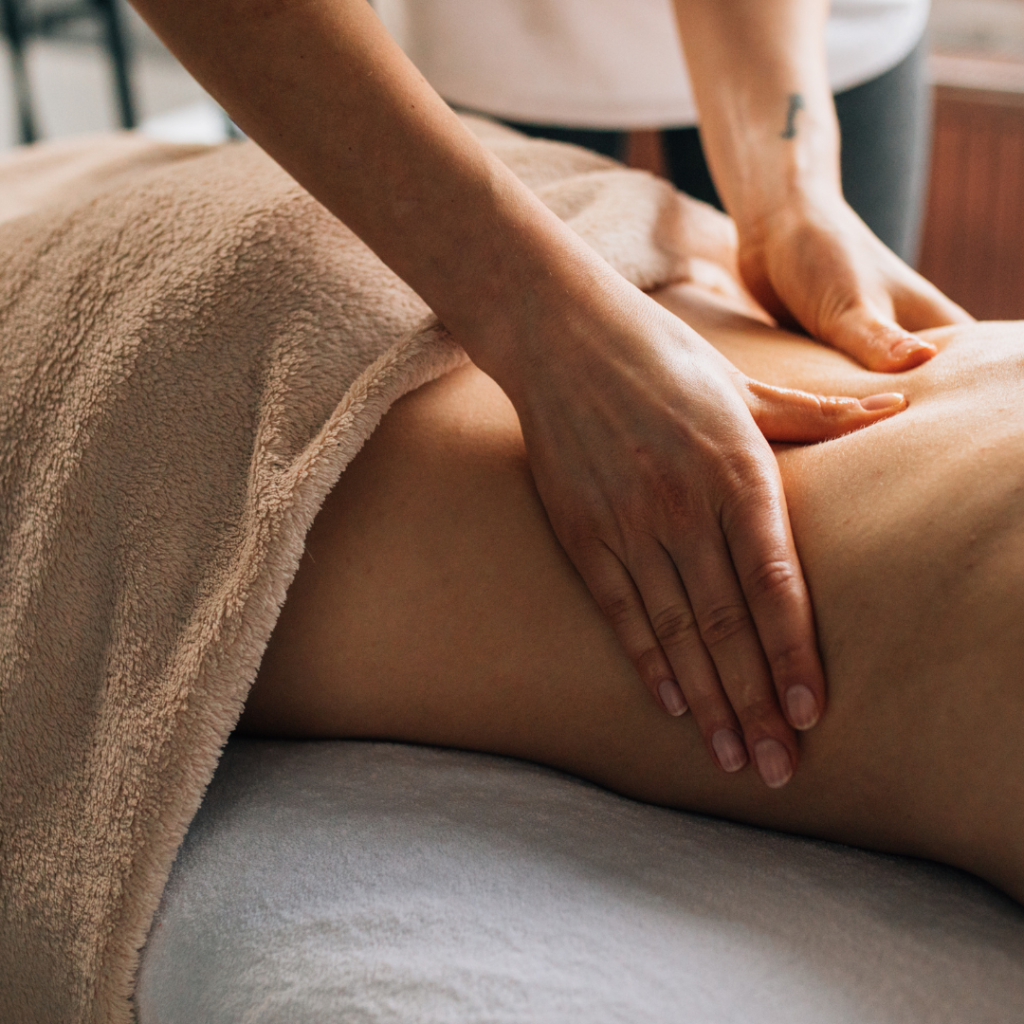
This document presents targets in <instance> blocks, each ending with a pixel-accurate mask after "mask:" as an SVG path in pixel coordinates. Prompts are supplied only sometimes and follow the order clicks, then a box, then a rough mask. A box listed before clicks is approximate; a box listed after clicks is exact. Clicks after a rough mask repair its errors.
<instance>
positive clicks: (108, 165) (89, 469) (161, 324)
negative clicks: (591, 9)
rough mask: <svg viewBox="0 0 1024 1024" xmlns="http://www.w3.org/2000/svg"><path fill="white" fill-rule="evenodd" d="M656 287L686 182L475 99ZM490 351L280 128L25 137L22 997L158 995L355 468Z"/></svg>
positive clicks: (6, 627) (680, 231)
mask: <svg viewBox="0 0 1024 1024" xmlns="http://www.w3.org/2000/svg"><path fill="white" fill-rule="evenodd" d="M473 127H474V129H475V130H476V131H477V132H478V134H479V135H480V137H481V138H482V139H483V140H484V141H485V143H486V144H487V145H489V146H491V148H492V149H493V150H494V151H495V152H496V153H498V155H499V156H500V157H501V158H502V159H503V160H505V161H506V162H508V163H509V164H510V166H512V167H513V169H514V170H516V171H517V172H518V173H519V174H521V175H522V177H523V178H524V180H525V181H526V182H527V183H528V184H529V185H530V186H531V187H532V188H534V189H536V190H537V191H538V193H539V194H540V195H541V196H542V197H543V198H544V199H545V201H546V202H548V203H549V204H550V205H551V207H552V208H553V209H554V210H555V211H556V212H557V213H558V214H559V215H560V216H563V217H564V218H566V219H567V220H568V221H569V222H570V223H571V224H573V226H574V227H576V229H577V230H578V231H580V233H581V234H582V235H583V236H584V237H586V238H587V239H588V240H589V241H590V242H591V243H592V244H594V245H595V246H596V247H597V248H598V249H599V250H600V251H601V252H602V253H603V254H604V255H605V256H606V257H607V258H608V259H609V260H610V261H611V262H612V263H613V264H614V265H615V266H616V267H618V268H619V269H620V270H621V271H622V272H623V273H624V274H625V275H626V276H627V277H628V278H629V279H630V280H632V281H634V282H635V283H636V284H638V285H640V286H641V287H645V288H646V287H651V286H654V285H656V284H659V283H662V282H665V281H668V280H672V279H677V278H679V277H681V276H683V275H684V274H685V273H686V272H687V266H686V258H685V253H686V250H687V244H686V233H687V230H690V227H688V224H689V223H690V222H689V221H688V220H687V213H686V210H687V207H686V206H685V205H684V204H683V203H682V201H681V200H680V199H679V198H678V197H677V196H676V195H675V194H674V193H673V192H672V190H671V189H670V188H669V187H668V186H667V185H665V184H664V183H659V182H657V181H655V179H653V178H651V177H649V176H647V175H642V174H637V173H633V172H627V171H624V170H621V169H618V168H617V167H616V165H613V164H611V163H610V162H609V161H606V160H604V159H602V158H599V157H595V156H593V155H591V154H587V153H584V152H583V151H581V150H575V149H572V148H569V147H564V146H559V145H555V144H552V143H540V142H527V141H525V140H523V139H522V138H520V137H519V136H516V135H514V134H512V133H509V132H507V131H505V130H503V129H498V128H496V127H494V126H491V125H488V124H486V123H482V122H473ZM464 359H465V356H464V354H463V353H462V351H461V350H460V349H459V348H458V347H457V346H456V345H454V344H453V343H452V341H451V340H450V339H449V338H448V336H447V335H446V334H445V332H444V331H443V330H442V329H441V328H440V327H439V326H438V325H437V324H436V322H435V321H433V320H432V319H431V317H430V313H429V310H428V309H427V308H426V307H425V306H424V305H423V303H422V302H421V301H420V300H419V299H418V298H417V297H416V296H415V295H414V294H413V293H412V292H411V291H410V289H408V288H407V287H406V286H405V285H404V284H403V283H402V282H401V281H399V280H398V279H397V278H396V277H395V276H394V275H393V274H391V273H390V271H388V270H387V269H386V268H385V267H384V266H383V265H382V264H381V263H380V262H379V261H378V260H377V259H376V258H375V257H374V256H373V255H372V253H371V252H370V251H369V250H368V249H367V248H366V247H365V246H363V245H362V244H361V243H360V242H359V241H358V240H357V239H356V238H355V237H354V236H353V235H352V234H351V233H350V232H349V231H347V229H346V228H344V227H343V226H342V225H341V224H339V223H338V222H337V221H336V220H334V219H333V218H332V217H331V216H330V215H329V214H327V213H326V212H325V211H324V210H323V208H322V207H320V206H319V205H318V204H317V203H315V202H314V201H313V200H312V199H311V198H310V197H309V196H308V195H307V194H305V193H304V192H303V191H302V190H301V189H300V188H299V187H298V186H297V185H296V184H295V183H294V182H293V181H292V180H291V179H290V178H288V177H287V176H286V175H285V174H284V173H283V172H282V171H281V170H279V169H278V168H277V167H276V165H274V164H273V163H272V162H271V161H270V160H269V159H268V158H267V157H265V156H264V155H263V154H262V153H261V152H260V151H259V150H258V149H256V148H255V147H254V146H252V145H250V144H229V145H226V146H223V147H217V148H213V149H207V148H202V147H168V146H164V145H160V144H156V143H152V142H147V141H145V140H142V139H138V138H135V137H131V136H116V137H111V138H106V139H98V140H89V141H86V142H77V143H73V144H65V145H60V146H43V147H37V148H34V149H29V150H25V151H22V152H21V153H18V154H16V155H15V156H14V157H12V158H9V159H8V160H6V161H5V162H4V163H2V164H0V1021H3V1022H4V1024H36V1022H39V1024H53V1022H86V1021H88V1022H94V1021H96V1022H98V1021H102V1022H123V1021H128V1020H130V1019H131V1016H132V1010H131V1002H130V1000H131V992H132V983H133V975H134V971H135V967H136V962H137V953H138V950H139V949H140V947H141V946H142V944H143V942H144V940H145V937H146V932H147V929H148V927H149V924H150V921H151V919H152V916H153V913H154V911H155V908H156V906H157V903H158V900H159V898H160V893H161V890H162V887H163V885H164V882H165V880H166V878H167V874H168V871H169V869H170V866H171V863H172V861H173V859H174V855H175V851H176V849H177V847H178V844H179V843H180V841H181V839H182V836H183V835H184V833H185V830H186V829H187V827H188V823H189V821H190V819H191V817H192V815H193V814H194V813H195V811H196V809H197V807H198V805H199V803H200V801H201V799H202V796H203V792H204V789H205V787H206V785H207V783H208V782H209V780H210V778H211V776H212V774H213V770H214V767H215V765H216V762H217V758H218V755H219V752H220V749H221V747H222V745H223V743H224V741H225V739H226V738H227V736H228V734H229V733H230V731H231V729H232V728H233V726H234V724H235V721H236V719H237V718H238V715H239V712H240V710H241V707H242V704H243V702H244V700H245V695H246V692H247V689H248V687H249V685H250V683H251V681H252V679H253V677H254V675H255V672H256V669H257V666H258V664H259V660H260V657H261V654H262V652H263V649H264V646H265V644H266V642H267V639H268V637H269V635H270V633H271V630H272V629H273V626H274V623H275V620H276V617H277V615H278V611H279V609H280V607H281V604H282V602H283V600H284V597H285V592H286V590H287V588H288V585H289V583H290V581H291V579H292V577H293V574H294V572H295V570H296V567H297V565H298V560H299V556H300V554H301V552H302V547H303V543H304V538H305V535H306V532H307V530H308V529H309V527H310V524H311V523H312V520H313V517H314V515H315V514H316V512H317V509H318V508H319V506H320V504H321V503H322V501H323V499H324V497H325V496H326V494H327V493H328V492H329V491H330V489H331V487H332V486H333V485H334V484H335V482H336V481H337V479H338V476H339V474H340V473H341V472H342V471H343V470H344V468H345V466H346V465H347V464H348V463H349V461H350V460H351V459H352V458H353V456H354V455H355V454H356V452H358V450H359V448H360V446H361V445H362V444H363V442H364V441H365V440H366V438H367V436H368V435H369V434H370V433H371V432H372V430H373V429H374V427H375V426H376V424H377V423H378V421H379V420H380V418H381V416H382V415H383V414H384V413H385V412H386V410H387V409H388V407H389V406H390V404H391V403H392V402H394V401H395V400H396V399H397V398H398V397H399V396H401V395H402V394H404V393H406V392H408V391H409V390H411V389H413V388H415V387H418V386H419V385H420V384H422V383H424V382H426V381H428V380H431V379H433V378H435V377H437V376H439V375H440V374H442V373H445V372H447V371H448V370H450V369H452V368H453V367H455V366H457V365H458V364H459V363H460V362H462V361H463V360H464Z"/></svg>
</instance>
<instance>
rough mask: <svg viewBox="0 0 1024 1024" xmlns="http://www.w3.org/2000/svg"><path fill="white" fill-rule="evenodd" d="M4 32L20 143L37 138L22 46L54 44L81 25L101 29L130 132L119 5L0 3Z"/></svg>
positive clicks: (114, 0)
mask: <svg viewBox="0 0 1024 1024" xmlns="http://www.w3.org/2000/svg"><path fill="white" fill-rule="evenodd" d="M0 13H2V15H3V32H4V35H5V36H6V38H7V42H8V45H9V48H10V53H11V63H12V67H13V71H14V96H15V103H16V104H17V108H18V126H19V134H20V137H21V141H22V142H33V141H34V140H35V139H37V138H38V137H39V133H38V131H37V130H36V121H35V115H34V111H33V104H32V87H31V83H30V82H29V77H28V72H27V69H26V67H25V45H26V44H27V43H28V41H29V40H30V39H32V38H33V37H48V38H54V37H59V36H62V35H67V34H70V33H71V32H72V31H74V29H75V28H76V27H80V26H82V24H83V23H86V22H92V23H93V24H94V25H97V26H98V27H99V29H100V34H101V43H102V45H103V46H104V49H105V50H106V53H107V56H108V57H109V58H110V64H111V70H112V71H113V75H114V94H115V97H116V99H117V106H118V112H119V113H120V116H121V125H122V127H124V128H134V127H135V124H136V117H135V102H134V100H133V97H132V86H131V50H130V44H129V40H128V35H127V33H126V31H125V27H124V22H123V20H122V16H121V10H120V8H119V7H118V0H71V2H67V3H46V4H43V3H38V4H36V3H30V2H26V0H0Z"/></svg>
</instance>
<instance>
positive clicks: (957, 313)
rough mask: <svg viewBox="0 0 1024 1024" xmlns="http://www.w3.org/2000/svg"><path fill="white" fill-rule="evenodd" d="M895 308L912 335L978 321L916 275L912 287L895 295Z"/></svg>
mask: <svg viewBox="0 0 1024 1024" xmlns="http://www.w3.org/2000/svg"><path fill="white" fill-rule="evenodd" d="M912 273H913V272H912ZM893 305H894V308H895V311H896V319H897V320H898V321H899V323H900V325H901V326H902V327H905V328H906V329H907V330H908V331H925V330H928V328H930V327H948V326H950V325H951V324H969V323H973V321H974V317H972V316H971V314H970V313H968V312H967V310H965V309H964V308H963V307H961V306H958V305H957V304H956V303H955V302H954V301H953V300H952V299H950V298H947V297H946V296H945V295H943V293H942V292H941V291H939V289H938V288H936V287H935V285H933V284H932V283H931V282H930V281H926V280H925V279H924V278H923V277H921V275H920V274H916V273H914V274H913V279H912V281H911V282H910V283H909V284H908V285H906V286H904V287H902V288H900V289H899V290H898V291H896V292H895V294H894V297H893Z"/></svg>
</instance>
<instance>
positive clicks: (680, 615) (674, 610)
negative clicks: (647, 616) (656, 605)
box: [651, 604, 698, 647]
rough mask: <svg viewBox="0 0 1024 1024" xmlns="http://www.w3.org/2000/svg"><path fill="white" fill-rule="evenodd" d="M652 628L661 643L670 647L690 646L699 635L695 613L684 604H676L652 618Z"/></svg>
mask: <svg viewBox="0 0 1024 1024" xmlns="http://www.w3.org/2000/svg"><path fill="white" fill-rule="evenodd" d="M651 626H652V627H653V628H654V635H655V636H656V637H657V638H658V640H659V642H660V643H662V644H665V645H666V646H669V647H678V646H680V645H682V644H689V643H692V642H693V641H694V639H696V637H697V635H698V631H697V622H696V619H694V617H693V612H692V611H690V609H689V608H688V607H687V606H686V605H683V604H675V605H672V606H670V607H668V608H665V609H663V610H662V611H660V612H657V613H656V614H654V615H652V616H651Z"/></svg>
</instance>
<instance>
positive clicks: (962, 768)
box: [241, 285, 1024, 902]
mask: <svg viewBox="0 0 1024 1024" xmlns="http://www.w3.org/2000/svg"><path fill="white" fill-rule="evenodd" d="M656 297H657V298H658V299H659V301H661V302H662V303H663V305H665V306H666V307H667V308H668V309H669V310H671V311H673V312H676V313H678V314H679V315H680V316H683V317H685V319H686V322H687V323H689V324H691V325H693V326H694V327H695V328H696V329H697V330H699V331H700V332H701V334H703V335H704V337H706V338H708V339H709V340H710V341H712V342H713V343H714V345H715V346H716V347H717V348H719V350H720V351H721V352H722V353H723V354H725V355H726V356H727V357H728V358H729V359H730V360H732V361H733V362H734V363H735V364H736V365H737V366H738V367H739V368H740V369H741V370H742V371H743V372H745V373H747V374H749V375H750V376H752V377H755V378H758V379H761V380H764V381H768V382H771V383H775V384H780V385H786V386H791V387H796V388H803V389H807V390H809V391H813V392H822V393H840V394H850V395H857V396H864V395H869V394H872V393H875V392H878V391H881V390H884V389H885V388H886V387H887V386H888V379H886V378H884V377H883V376H882V375H880V374H874V373H871V372H869V371H867V370H865V369H862V368H860V367H859V366H857V365H855V364H854V363H853V362H852V361H851V360H849V359H848V358H847V357H845V356H843V355H842V354H840V353H839V352H837V351H835V350H832V349H827V348H824V347H822V346H819V345H818V344H816V343H814V342H811V341H808V340H805V339H803V338H800V337H797V336H795V335H792V334H789V333H787V332H785V331H782V330H779V329H777V328H774V327H770V326H768V325H766V324H764V323H761V322H759V321H758V320H756V319H751V318H748V317H746V316H745V315H743V314H742V313H741V312H740V311H739V306H738V305H737V304H736V303H731V304H730V302H728V301H725V300H722V299H720V298H717V297H715V296H714V295H712V294H711V293H710V292H708V291H705V290H701V289H700V288H698V287H696V286H694V285H682V286H676V287H673V288H669V289H666V290H664V291H663V292H661V293H660V294H658V295H657V296H656ZM927 337H928V339H929V340H930V341H932V342H934V343H935V344H936V345H938V346H939V348H940V355H939V356H937V357H936V358H935V359H933V360H932V361H930V362H928V363H926V364H924V365H923V366H921V367H919V368H917V369H915V370H912V371H910V372H909V373H907V374H905V375H904V376H903V378H901V381H900V386H901V388H902V389H903V391H904V392H905V394H906V396H907V398H908V399H909V402H910V408H909V409H908V410H907V411H906V412H905V413H903V414H901V415H899V416H896V417H893V418H892V419H889V420H886V421H884V422H881V423H879V424H876V425H874V426H872V427H869V428H867V429H865V430H862V431H860V432H858V433H855V434H851V435H848V436H846V437H844V438H841V439H839V440H836V441H831V442H827V443H824V444H820V445H816V446H810V447H789V448H786V449H785V450H778V452H777V456H778V462H779V467H780V470H781V473H782V477H783V481H784V485H785V491H786V495H787V498H788V501H789V509H790V515H791V518H792V525H793V530H794V534H795V537H796V542H797V547H798V550H799V552H800V557H801V560H802V562H803V566H804V570H805V572H806V575H807V580H808V583H809V585H810V591H811V595H812V598H813V604H814V610H815V614H816V616H817V626H818V631H819V637H820V643H821V651H822V655H823V658H824V664H825V668H826V674H827V678H828V683H829V701H830V703H829V711H828V714H827V715H826V716H825V717H824V718H823V719H822V722H821V724H820V726H819V727H818V728H817V729H815V730H814V731H813V732H810V733H806V734H804V735H802V736H801V737H800V741H799V742H800V749H801V761H802V767H801V770H800V771H799V772H797V773H796V775H795V777H794V778H793V781H792V782H791V783H790V784H789V786H787V787H786V788H784V789H781V790H776V791H772V790H769V789H767V788H766V787H765V786H764V785H763V783H761V782H760V781H759V780H758V778H757V776H756V774H755V771H754V769H753V768H752V767H750V766H749V765H748V766H747V767H746V768H745V769H743V770H742V771H741V772H739V773H737V774H736V775H731V776H729V775H725V774H724V773H722V772H721V771H719V770H718V769H717V768H715V767H714V766H713V764H712V763H711V762H710V761H709V759H708V757H707V756H706V754H705V750H704V743H705V742H706V738H703V739H702V737H701V736H700V734H699V733H698V730H697V727H696V725H695V720H694V716H693V715H692V714H689V715H685V716H684V717H682V718H670V717H668V716H667V715H665V714H664V712H663V711H662V710H661V709H660V708H659V707H658V706H657V705H656V703H655V701H654V700H653V699H652V697H651V695H650V694H649V693H648V692H647V691H646V690H645V689H644V687H643V685H642V684H641V682H640V680H639V679H638V677H637V675H636V673H635V671H634V669H633V667H632V665H631V664H630V662H629V661H628V660H627V659H626V657H625V655H624V654H623V653H622V650H621V647H620V645H619V644H618V642H617V641H616V639H615V635H614V634H613V632H612V630H611V628H610V627H609V625H608V623H607V621H606V619H605V618H604V617H603V616H602V614H601V613H600V612H599V610H598V608H597V607H596V605H595V603H594V601H593V599H592V598H591V596H590V595H589V593H588V591H587V588H586V587H585V586H584V584H583V582H582V581H581V579H580V577H579V576H578V575H577V573H576V571H575V570H574V568H573V566H572V563H571V562H570V561H569V559H568V558H567V556H566V555H565V553H564V552H563V551H562V549H561V548H560V546H559V544H558V542H557V540H556V539H555V537H554V534H553V533H552V531H551V528H550V526H549V524H548V521H547V518H546V516H545V513H544V509H543V506H542V505H541V503H540V501H539V499H538V497H537V494H536V492H535V490H534V486H533V482H532V478H531V475H530V470H529V467H528V463H527V459H526V454H525V451H524V447H523V440H522V435H521V432H520V429H519V423H518V420H517V418H516V414H515V412H514V410H513V408H512V405H511V404H510V403H509V401H508V399H507V398H506V397H505V396H504V394H503V393H502V392H501V391H500V390H499V388H498V387H497V385H495V384H494V383H493V382H492V381H491V380H490V378H488V377H486V376H485V375H484V374H483V373H481V372H480V371H479V370H477V369H476V368H475V367H473V366H472V365H469V366H466V367H465V368H463V369H461V370H459V371H457V372H455V373H452V374H449V375H448V376H446V377H444V378H443V379H441V380H439V381H436V382H434V383H433V384H430V385H428V386H426V387H423V388H421V389H420V390H418V391H416V392H414V393H413V394H410V395H408V396H406V397H405V398H403V399H402V400H401V401H400V402H398V403H396V405H395V406H394V408H393V409H392V410H391V411H390V412H389V413H388V415H387V416H386V417H385V418H384V421H383V422H382V424H381V425H380V427H379V429H378V430H377V432H376V433H375V434H374V435H373V436H372V437H371V439H370V440H369V442H368V443H367V445H366V448H365V449H364V450H363V452H361V453H360V455H359V456H358V457H357V458H356V460H355V461H354V462H353V464H352V465H351V467H350V468H349V469H348V470H347V471H346V472H345V474H344V475H343V477H342V479H341V481H340V483H339V484H338V486H337V487H336V488H335V490H334V492H333V493H332V494H331V495H330V497H329V498H328V500H327V502H326V504H325V506H324V508H323V510H322V511H321V512H320V514H319V516H318V518H317V520H316V522H315V524H314V526H313V529H312V531H311V533H310V535H309V538H308V543H307V552H306V555H305V556H304V558H303V561H302V565H301V568H300V570H299V573H298V576H297V577H296V580H295V582H294V584H293V585H292V588H291V590H290V591H289V594H288V599H287V602H286V604H285V607H284V610H283V613H282V615H281V619H280V622H279V624H278V626H277V629H276V631H275V633H274V636H273V638H272V640H271V642H270V645H269V648H268V650H267V653H266V656H265V658H264V661H263V665H262V667H261V669H260V674H259V678H258V680H257V683H256V685H255V688H254V689H253V691H252V695H251V697H250V699H249V703H248V706H247V709H246V712H245V715H244V716H243V719H242V724H241V728H242V729H243V731H247V732H249V733H252V734H259V735H274V736H309V737H359V738H374V739H389V740H403V741H411V742H415V743H429V744H439V745H444V746H452V747H461V748H466V749H471V750H482V751H491V752H494V753H499V754H508V755H513V756H516V757H522V758H527V759H529V760H532V761H538V762H541V763H543V764H548V765H552V766H555V767H557V768H561V769H564V770H566V771H569V772H572V773H574V774H576V775H580V776H583V777H585V778H588V779H591V780H593V781H595V782H598V783H600V784H602V785H604V786H607V787H609V788H610V789H613V790H615V791H617V792H620V793H624V794H627V795H629V796H632V797H636V798H639V799H641V800H645V801H650V802H653V803H658V804H664V805H667V806H671V807H678V808H684V809H688V810H695V811H702V812H708V813H711V814H715V815H722V816H725V817H728V818H734V819H736V820H739V821H746V822H752V823H756V824H760V825H766V826H771V827H774V828H780V829H785V830H787V831H793V832H799V833H803V834H806V835H813V836H821V837H825V838H828V839H835V840H841V841H844V842H849V843H854V844H857V845H860V846H868V847H873V848H877V849H881V850H889V851H894V852H901V853H908V854H915V855H920V856H924V857H929V858H933V859H935V860H939V861H944V862H946V863H950V864H954V865H958V866H960V867H963V868H966V869H968V870H970V871H973V872H976V873H977V874H979V875H981V876H983V877H984V878H987V879H989V880H990V881H992V882H994V883H995V884H997V885H999V886H1001V887H1002V888H1003V889H1005V890H1006V891H1007V892H1009V893H1010V894H1011V895H1013V896H1014V897H1015V898H1017V899H1018V900H1020V901H1022V902H1024V819H1022V816H1021V808H1022V807H1024V752H1022V747H1024V678H1022V671H1021V666H1022V665H1024V403H1022V402H1021V400H1020V396H1021V385H1022V382H1024V325H1020V324H971V325H961V326H956V327H950V328H943V329H940V330H936V331H932V332H930V333H929V334H928V335H927ZM684 689H685V686H684Z"/></svg>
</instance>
